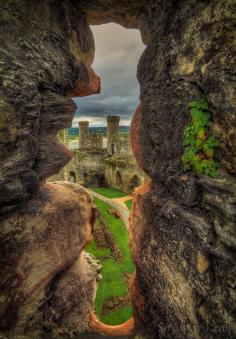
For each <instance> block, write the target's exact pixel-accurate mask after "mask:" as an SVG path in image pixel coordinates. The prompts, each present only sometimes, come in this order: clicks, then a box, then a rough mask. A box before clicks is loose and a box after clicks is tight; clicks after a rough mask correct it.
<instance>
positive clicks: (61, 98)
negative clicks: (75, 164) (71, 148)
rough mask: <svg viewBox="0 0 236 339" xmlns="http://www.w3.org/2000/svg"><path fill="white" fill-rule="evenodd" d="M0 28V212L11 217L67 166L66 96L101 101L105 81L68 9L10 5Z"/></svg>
mask: <svg viewBox="0 0 236 339" xmlns="http://www.w3.org/2000/svg"><path fill="white" fill-rule="evenodd" d="M22 18H24V20H23V19H22ZM0 22H1V46H2V47H1V54H0V58H1V66H0V67H1V68H0V74H1V75H0V76H1V83H0V98H1V101H0V113H1V118H0V136H1V138H0V139H1V140H0V168H1V172H0V206H1V207H0V209H1V210H9V209H11V208H12V207H13V206H14V205H16V204H17V203H19V202H21V201H22V200H24V199H29V198H30V197H31V196H32V194H33V193H34V192H35V191H36V190H37V189H38V185H39V182H40V180H41V179H43V178H45V177H47V176H49V175H52V174H53V173H55V172H57V171H58V170H59V169H60V168H61V167H63V166H64V165H65V164H66V163H67V162H68V161H69V160H70V158H71V156H70V154H69V152H68V151H67V150H65V149H64V148H63V147H62V146H59V144H58V142H57V138H56V134H57V132H58V131H59V130H60V129H63V128H66V127H69V126H70V124H71V120H72V117H73V114H74V112H75V110H76V107H75V105H74V103H73V101H72V100H71V99H68V98H66V97H65V95H68V96H69V94H70V93H71V94H73V93H76V95H77V96H79V95H80V91H79V89H80V87H81V88H82V89H81V95H85V94H86V95H89V94H92V93H93V94H94V93H98V92H99V90H100V80H99V78H98V77H97V76H96V74H95V73H94V72H93V71H92V69H91V67H90V66H91V63H92V61H93V56H94V42H93V36H92V33H91V31H90V28H89V26H88V24H87V22H86V21H85V20H84V18H82V17H81V15H80V13H79V12H78V13H76V16H75V17H74V13H73V8H72V7H71V6H70V5H69V4H67V6H66V5H65V4H63V3H61V4H59V3H57V1H52V2H48V1H40V3H37V4H36V3H32V2H30V1H23V2H21V3H20V4H19V2H17V1H7V2H4V4H2V5H1V12H0ZM13 27H14V29H12V28H13Z"/></svg>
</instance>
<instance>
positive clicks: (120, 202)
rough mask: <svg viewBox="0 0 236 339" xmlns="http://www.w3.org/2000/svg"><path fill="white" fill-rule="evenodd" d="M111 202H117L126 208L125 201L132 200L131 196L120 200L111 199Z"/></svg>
mask: <svg viewBox="0 0 236 339" xmlns="http://www.w3.org/2000/svg"><path fill="white" fill-rule="evenodd" d="M111 200H112V201H115V202H118V203H119V204H121V205H123V206H125V207H126V208H128V207H127V206H126V204H125V202H126V201H128V200H133V197H132V196H131V195H126V196H125V197H121V198H113V199H111Z"/></svg>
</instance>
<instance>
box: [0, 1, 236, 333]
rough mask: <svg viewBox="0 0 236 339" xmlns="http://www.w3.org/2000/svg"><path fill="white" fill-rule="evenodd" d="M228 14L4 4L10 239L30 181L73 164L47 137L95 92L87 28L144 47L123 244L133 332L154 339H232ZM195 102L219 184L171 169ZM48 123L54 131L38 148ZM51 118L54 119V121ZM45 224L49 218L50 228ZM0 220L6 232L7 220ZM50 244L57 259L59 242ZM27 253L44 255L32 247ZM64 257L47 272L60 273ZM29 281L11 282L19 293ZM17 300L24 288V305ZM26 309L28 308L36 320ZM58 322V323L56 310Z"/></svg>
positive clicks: (221, 4)
mask: <svg viewBox="0 0 236 339" xmlns="http://www.w3.org/2000/svg"><path fill="white" fill-rule="evenodd" d="M234 13H235V1H233V0H209V1H199V0H183V1H175V0H166V1H164V2H163V1H159V0H156V1H152V2H150V1H148V0H142V1H137V0H131V1H125V0H119V1H118V0H116V1H115V0H98V1H97V0H96V1H95V0H86V1H85V0H81V1H72V0H71V1H69V0H68V1H63V2H58V1H54V0H53V1H46V0H45V1H40V2H37V3H36V2H35V1H33V2H32V1H26V0H24V1H20V2H19V1H5V2H4V3H3V4H1V13H0V22H1V51H0V56H1V63H0V75H1V81H0V113H1V114H0V137H1V138H0V142H1V143H0V207H1V211H4V212H7V211H9V210H10V209H12V208H13V207H14V208H15V211H14V212H11V213H14V216H15V217H14V218H15V219H14V220H15V221H14V223H13V224H9V225H8V226H7V227H10V226H11V227H12V228H10V229H12V232H13V229H14V232H13V233H12V240H13V239H15V237H17V236H18V229H19V227H22V228H23V229H26V226H27V225H28V223H27V222H25V223H24V224H23V226H22V224H21V223H17V224H16V223H15V222H16V221H17V220H18V218H20V215H21V208H22V207H21V205H20V204H22V201H24V200H27V199H30V198H31V197H32V195H33V194H36V193H37V192H38V189H39V184H40V181H41V180H44V179H45V177H47V176H48V175H49V174H50V175H51V174H52V173H53V172H54V171H55V172H56V171H58V169H59V167H62V166H63V165H64V164H65V162H66V161H67V160H68V159H69V158H70V155H69V154H68V152H67V151H65V150H62V148H61V147H60V146H58V144H57V141H56V140H55V135H56V130H57V128H58V129H60V128H64V127H66V126H68V124H69V120H70V119H71V118H72V110H73V107H72V103H69V102H68V97H70V96H71V95H73V93H76V95H80V94H79V93H81V95H85V94H89V93H94V92H95V91H96V90H97V91H99V79H98V78H97V77H96V76H94V78H93V80H91V75H92V72H91V63H92V60H93V56H94V44H93V38H92V34H91V31H90V30H89V26H88V23H87V20H88V22H89V23H90V24H94V23H97V24H101V23H106V22H112V21H114V22H117V23H119V24H122V25H123V26H125V27H130V28H140V30H141V35H142V38H143V41H144V42H145V43H146V44H147V47H146V49H145V51H144V53H143V55H142V56H141V59H140V62H139V65H138V72H137V75H138V80H139V82H140V89H141V93H140V99H141V105H140V107H139V108H138V109H137V111H136V113H135V116H134V121H133V126H132V128H131V131H132V136H131V139H132V145H133V147H134V150H135V155H136V158H137V161H138V164H139V165H140V167H141V168H142V169H143V170H144V171H145V172H146V173H147V175H148V176H149V177H150V179H151V180H150V183H149V184H147V185H146V186H143V187H141V188H140V189H139V191H138V192H137V193H136V197H135V199H134V203H133V208H132V216H131V222H130V238H131V248H132V255H133V258H134V261H135V264H136V267H137V272H136V275H135V277H134V278H133V288H132V296H133V304H134V314H135V326H136V328H139V331H144V330H145V332H146V334H148V335H149V336H150V337H152V338H158V337H160V338H193V337H194V338H216V337H219V338H222V337H225V338H235V336H236V329H235V315H234V313H233V308H234V305H235V286H234V284H235V280H236V279H235V276H236V273H235V248H236V246H235V228H234V227H235V186H234V185H235V169H236V165H235V159H236V157H235V150H236V147H235V134H236V133H235V125H236V122H235V116H236V114H235V83H234V81H235V73H234V72H235V71H234V70H235V53H234V50H235V38H234V34H235V32H234V31H235V17H234ZM85 84H86V85H85ZM88 88H89V89H90V90H88ZM95 89H96V90H95ZM202 95H205V96H206V98H207V100H208V102H209V104H210V111H211V112H212V116H213V121H214V123H213V125H212V133H213V134H215V135H216V136H218V137H219V139H220V142H221V145H220V147H219V149H218V151H217V159H218V160H219V161H220V163H221V173H220V178H219V179H210V178H205V177H198V176H196V175H194V174H193V173H188V174H185V173H184V172H183V167H182V163H181V155H182V154H183V146H182V139H183V130H184V126H185V125H186V123H187V122H188V120H189V117H188V115H187V114H186V106H187V103H188V101H190V100H192V99H198V98H200V97H201V96H202ZM53 97H54V99H53ZM53 100H55V103H57V104H56V105H55V107H54V105H53V104H52V101H53ZM59 102H60V105H59ZM59 106H61V107H59ZM45 112H49V115H50V117H49V115H48V117H47V121H51V122H50V124H51V125H52V126H51V127H52V133H51V132H49V133H47V136H46V140H43V130H42V128H41V127H42V126H43V124H44V121H46V120H44V119H45ZM55 114H58V116H59V117H60V119H58V121H54V122H53V118H52V117H51V115H55ZM46 115H47V114H46ZM69 117H70V118H69ZM51 119H52V120H51ZM57 124H59V125H60V126H59V125H57ZM136 132H137V133H138V136H134V134H135V133H136ZM49 145H51V146H52V148H50V147H51V146H49ZM49 149H51V152H52V153H53V154H52V153H51V157H52V159H51V158H49V154H50V150H49ZM51 160H53V161H51ZM54 161H55V167H54V165H53V163H54ZM38 194H39V193H38ZM34 199H36V198H34ZM37 199H39V198H37ZM37 199H36V201H38V200H37ZM39 201H40V199H39ZM77 203H78V202H77ZM27 206H28V208H29V211H30V206H29V205H27ZM66 206H67V207H66V208H67V213H65V217H64V218H63V219H62V220H61V222H62V223H64V222H65V219H67V218H68V216H69V215H70V213H69V212H68V211H71V213H73V211H72V210H71V206H68V205H66ZM74 208H75V209H76V206H74ZM25 213H26V212H25ZM27 213H28V212H27ZM27 213H26V214H27ZM55 215H56V211H55V213H54V212H53V213H52V219H53V218H55ZM2 218H3V217H2ZM5 218H6V219H5V221H4V219H3V220H2V223H3V225H5V227H6V225H7V221H8V220H9V218H10V216H9V215H8V214H6V216H5ZM32 218H33V216H32ZM32 220H33V219H32ZM56 220H57V219H56ZM29 223H30V221H29ZM58 224H60V223H58V222H57V223H55V226H57V227H59V226H58ZM73 225H75V224H74V223H73V222H71V224H69V226H70V227H72V226H73ZM35 227H36V228H37V225H36V226H35ZM83 227H85V229H86V226H85V225H84V226H83ZM83 227H81V230H82V229H83ZM50 229H51V228H50V227H48V230H50ZM69 229H70V228H69ZM4 232H5V231H4V227H1V239H3V240H2V241H7V240H6V238H5V237H4ZM45 232H46V231H45ZM48 232H49V231H48ZM49 233H50V232H49ZM82 233H83V232H82ZM20 234H21V233H20ZM13 235H14V236H13ZM4 239H5V240H4ZM72 240H74V239H72ZM72 240H71V241H72ZM22 241H23V240H22ZM60 241H61V246H62V247H63V246H64V245H65V244H66V241H65V239H61V240H60ZM17 242H19V244H22V243H21V242H20V239H16V241H15V242H14V241H13V243H12V244H11V246H10V245H9V247H8V252H7V253H8V256H6V257H5V259H4V260H5V261H3V264H2V265H1V270H4V275H3V274H1V276H3V277H5V276H6V277H7V276H8V274H10V273H11V272H12V269H11V268H10V267H11V266H12V262H15V260H16V258H17V256H18V249H19V250H20V249H22V253H24V255H25V256H26V257H27V256H29V255H30V253H29V250H28V249H27V247H25V250H24V251H23V247H22V246H23V245H22V246H18V244H17ZM16 245H17V246H16ZM25 246H26V245H25ZM35 248H36V249H39V250H40V249H42V250H43V249H44V246H43V244H42V243H41V242H40V238H37V241H36V240H35ZM1 250H4V247H1ZM61 251H63V250H62V249H61V248H60V249H59V252H58V256H57V257H56V258H57V259H56V258H55V262H54V265H55V267H58V266H60V264H63V263H64V261H63V260H62V259H61V258H62V257H63V256H62V252H61ZM63 258H64V257H63ZM42 262H43V261H42ZM31 264H32V265H33V266H32V267H37V266H34V265H36V264H37V265H39V266H38V267H37V270H36V272H35V274H36V273H37V272H41V271H40V262H39V261H37V259H36V258H35V257H33V256H32V261H31ZM22 265H23V264H22ZM13 267H15V266H14V265H13ZM23 267H24V268H25V265H23ZM46 268H47V266H46V267H45V269H46ZM27 269H28V268H27ZM79 269H81V268H79ZM27 272H28V271H27V270H26V273H27ZM26 273H25V270H24V271H23V272H22V271H20V277H21V279H23V281H25V280H24V276H25V274H26ZM37 274H39V273H37ZM36 280H37V279H36ZM1 281H2V282H1V286H2V289H3V290H4V291H5V290H6V289H7V285H8V284H9V286H12V285H11V284H13V287H14V284H16V286H17V284H18V280H17V281H15V280H11V279H8V281H7V282H6V280H5V279H1ZM14 281H15V282H14ZM20 281H21V280H20ZM38 281H41V280H40V279H38ZM62 285H63V282H62ZM29 286H30V285H29ZM17 288H18V287H14V289H17ZM14 289H13V290H14ZM7 290H8V289H7ZM24 291H25V290H24V288H23V287H22V288H20V292H21V294H20V297H21V296H22V292H24ZM56 295H57V294H55V298H56ZM65 295H67V296H69V295H70V292H68V294H65ZM23 296H24V293H23ZM34 296H35V294H33V298H35V299H34V300H36V301H37V300H38V299H37V298H36V297H34ZM9 298H10V299H6V300H5V299H4V298H3V299H2V305H3V306H1V310H3V311H1V312H2V316H3V315H4V317H3V318H2V319H5V320H4V321H5V327H6V328H7V329H8V330H11V329H12V328H13V326H14V324H15V323H16V319H15V313H16V312H15V310H17V309H18V307H17V306H16V305H19V303H20V301H19V300H20V299H17V300H13V299H12V296H11V295H10V296H9ZM69 299H70V298H69ZM34 300H33V301H32V303H30V304H29V305H31V306H30V307H31V308H32V309H34V310H35V309H36V304H37V303H36V302H35V301H34ZM7 310H8V313H7ZM10 310H11V312H10ZM12 310H13V311H12ZM55 310H56V312H59V313H60V311H59V306H56V304H55ZM7 314H8V316H7ZM25 314H26V313H25ZM18 321H19V320H18ZM67 321H68V322H67ZM69 323H70V320H66V321H65V322H64V324H69ZM65 326H67V325H65ZM68 326H69V325H68Z"/></svg>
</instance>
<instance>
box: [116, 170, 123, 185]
mask: <svg viewBox="0 0 236 339" xmlns="http://www.w3.org/2000/svg"><path fill="white" fill-rule="evenodd" d="M121 184H122V176H121V174H120V171H117V172H116V185H117V186H120V185H121Z"/></svg>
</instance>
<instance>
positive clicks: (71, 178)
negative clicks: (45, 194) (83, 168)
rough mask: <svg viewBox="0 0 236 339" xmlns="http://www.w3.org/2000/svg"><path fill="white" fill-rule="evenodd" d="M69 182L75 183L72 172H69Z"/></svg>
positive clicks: (74, 175)
mask: <svg viewBox="0 0 236 339" xmlns="http://www.w3.org/2000/svg"><path fill="white" fill-rule="evenodd" d="M69 181H71V182H73V183H76V174H75V172H74V171H70V176H69Z"/></svg>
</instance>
